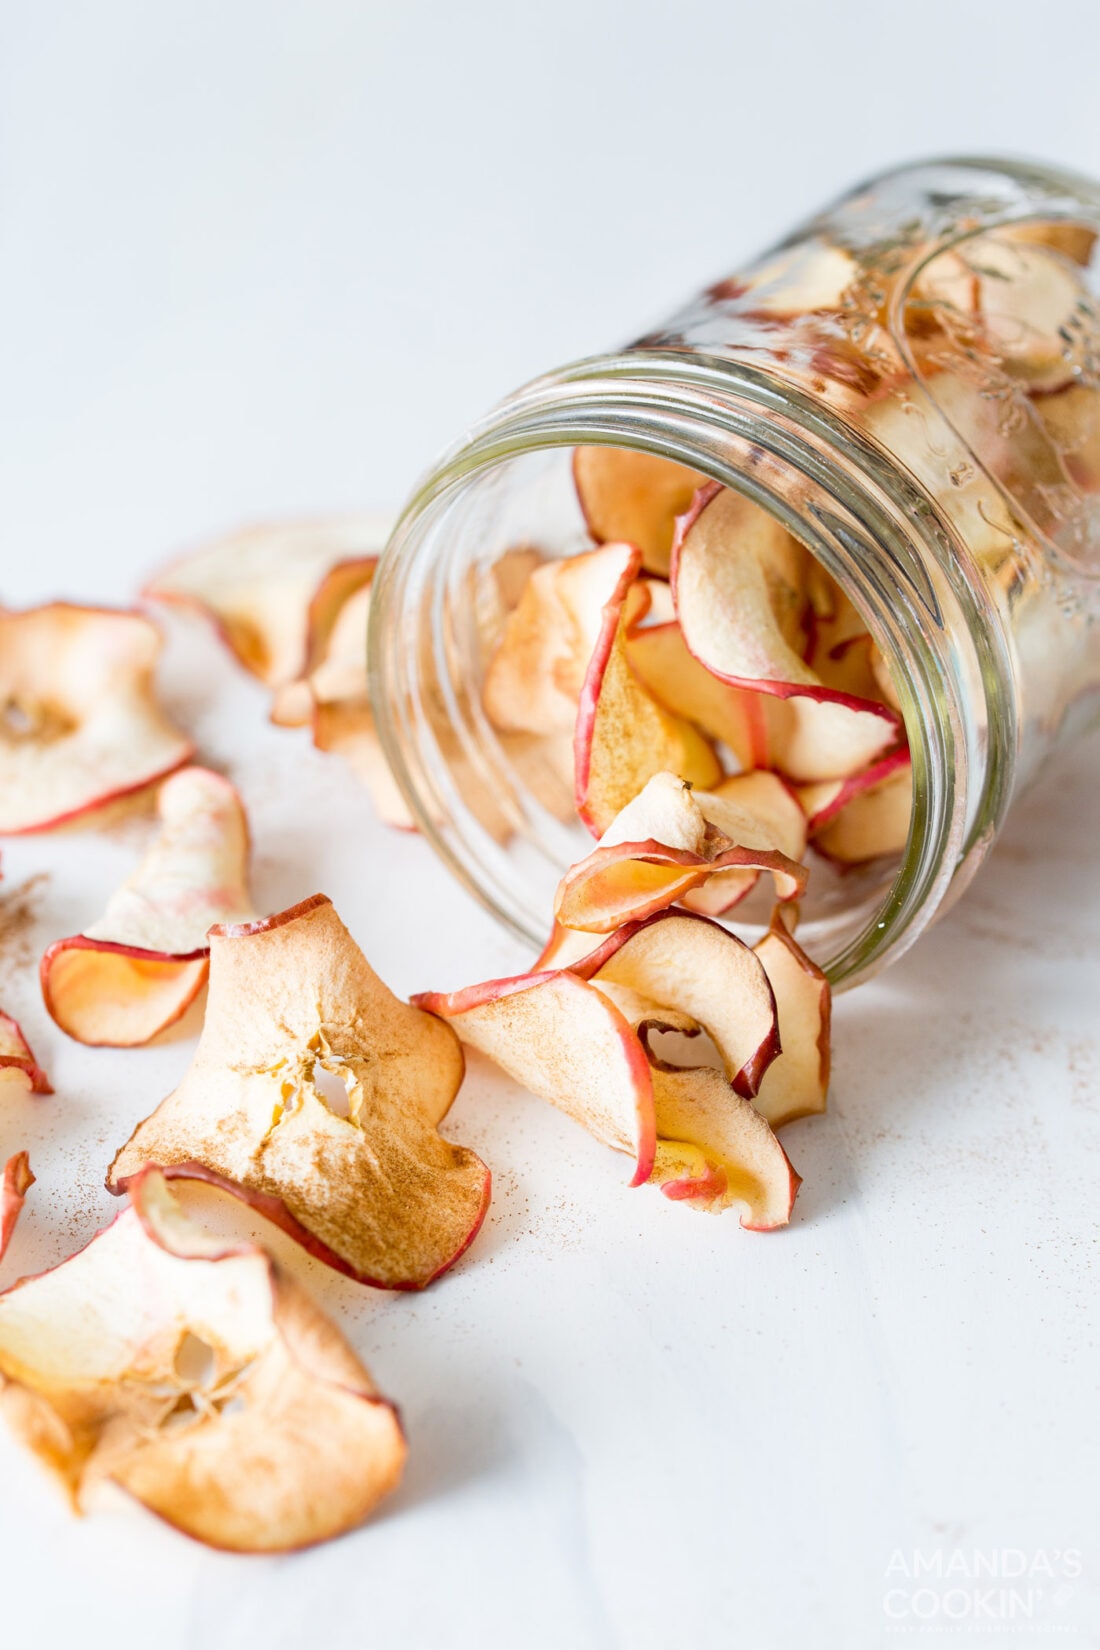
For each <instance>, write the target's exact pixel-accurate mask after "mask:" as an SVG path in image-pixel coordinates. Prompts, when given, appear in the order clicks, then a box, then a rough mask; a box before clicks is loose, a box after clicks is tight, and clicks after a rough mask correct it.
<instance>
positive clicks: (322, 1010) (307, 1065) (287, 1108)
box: [107, 894, 490, 1289]
mask: <svg viewBox="0 0 1100 1650" xmlns="http://www.w3.org/2000/svg"><path fill="white" fill-rule="evenodd" d="M462 1073H463V1058H462V1050H461V1047H460V1045H459V1042H458V1039H457V1038H456V1037H455V1035H454V1033H453V1032H452V1031H451V1029H450V1027H449V1026H446V1025H443V1024H442V1023H441V1022H440V1021H439V1020H436V1019H433V1018H432V1016H431V1015H428V1014H424V1013H423V1012H422V1011H421V1010H419V1009H417V1008H413V1007H410V1005H409V1004H408V1003H405V1002H402V1001H401V1000H400V999H399V998H397V997H395V996H394V995H393V993H392V992H391V991H389V990H388V988H387V987H386V986H385V985H384V984H383V982H382V981H381V980H380V979H379V978H378V976H377V974H375V972H374V970H373V969H372V968H371V966H370V964H369V963H368V962H367V960H366V958H365V957H364V956H363V953H362V952H361V951H360V949H359V947H358V946H357V945H356V943H355V941H354V940H353V939H352V937H351V935H350V934H349V933H348V931H347V929H346V928H345V927H344V925H343V923H342V922H341V921H340V919H339V917H338V916H337V915H336V912H335V910H334V909H333V906H332V903H331V901H330V900H328V899H326V898H325V896H324V895H322V894H316V895H314V896H313V897H312V898H311V899H308V900H305V901H303V902H302V903H301V904H300V905H296V906H294V907H292V908H291V909H290V910H289V911H284V912H282V913H281V914H280V915H278V916H274V917H269V918H266V919H265V920H264V921H262V922H255V923H250V924H244V925H241V926H238V927H228V928H215V929H213V930H212V931H211V934H210V993H209V999H208V1004H207V1010H206V1023H205V1025H204V1027H203V1032H202V1037H201V1039H200V1042H199V1047H198V1050H197V1052H196V1055H195V1059H194V1062H193V1064H192V1066H191V1069H190V1071H189V1072H188V1073H187V1075H186V1076H185V1078H184V1080H183V1082H182V1083H181V1084H180V1086H179V1088H178V1089H176V1091H175V1092H174V1093H173V1094H171V1095H169V1096H168V1098H167V1099H166V1100H164V1101H163V1102H162V1103H161V1105H160V1106H158V1108H157V1110H156V1111H155V1112H154V1113H153V1114H152V1116H151V1117H149V1118H147V1119H146V1120H145V1122H144V1123H141V1124H139V1125H138V1127H137V1128H136V1129H135V1131H134V1133H133V1135H132V1136H131V1138H130V1140H129V1141H128V1142H127V1144H126V1145H125V1146H124V1147H123V1148H122V1150H121V1151H120V1152H119V1153H118V1155H117V1156H116V1158H115V1160H114V1162H113V1163H112V1165H111V1168H110V1171H109V1173H108V1177H107V1185H108V1188H109V1189H110V1190H111V1191H113V1192H121V1191H123V1190H125V1188H126V1186H127V1184H128V1182H129V1181H130V1180H132V1179H133V1177H134V1176H135V1175H136V1174H138V1173H139V1172H140V1171H141V1170H142V1169H143V1168H144V1167H146V1166H149V1165H155V1166H157V1167H159V1168H161V1169H163V1170H164V1172H165V1173H166V1174H167V1175H168V1176H169V1177H170V1178H171V1177H182V1178H193V1179H201V1180H207V1181H210V1182H213V1183H214V1184H215V1185H218V1186H221V1187H223V1188H224V1189H225V1190H227V1191H230V1192H232V1193H234V1194H235V1195H236V1196H238V1197H240V1198H242V1199H244V1200H245V1201H246V1202H247V1203H249V1204H250V1205H252V1206H253V1207H255V1208H256V1209H258V1210H259V1211H260V1212H261V1213H262V1214H264V1215H266V1216H267V1218H268V1219H269V1220H272V1221H274V1222H275V1223H276V1224H277V1225H279V1226H281V1227H282V1228H283V1229H284V1230H285V1231H287V1232H289V1233H290V1235H291V1236H292V1237H293V1238H295V1239H296V1240H297V1241H298V1242H299V1243H301V1244H302V1245H303V1247H305V1248H307V1249H308V1250H309V1251H310V1253H311V1254H314V1255H317V1256H318V1257H319V1258H320V1259H322V1260H324V1261H326V1262H327V1264H328V1265H330V1266H333V1267H335V1268H336V1269H337V1270H338V1271H342V1272H346V1273H347V1274H348V1275H349V1276H351V1277H354V1278H357V1279H358V1280H359V1281H360V1282H363V1283H372V1284H375V1285H377V1286H378V1287H380V1288H386V1289H421V1288H423V1287H424V1286H425V1285H426V1284H429V1283H431V1281H432V1280H433V1278H436V1277H438V1276H439V1275H440V1273H442V1272H445V1271H446V1270H447V1269H448V1268H449V1267H450V1266H452V1265H453V1264H454V1262H455V1261H456V1260H457V1259H458V1257H459V1256H460V1255H461V1254H462V1253H463V1251H464V1250H465V1249H466V1248H467V1246H468V1245H469V1244H470V1243H471V1242H472V1241H473V1239H474V1237H475V1235H476V1234H477V1231H478V1229H479V1228H480V1226H481V1223H482V1220H483V1219H484V1217H485V1211H486V1209H487V1208H488V1204H489V1186H490V1181H489V1171H488V1169H487V1168H486V1167H485V1165H484V1163H482V1161H481V1159H480V1158H479V1157H477V1156H476V1155H475V1154H474V1153H473V1152H471V1151H468V1150H467V1149H466V1148H465V1147H462V1146H455V1145H452V1144H451V1143H450V1142H449V1141H447V1140H444V1139H443V1138H442V1137H441V1136H440V1134H439V1133H438V1125H439V1123H440V1122H441V1121H442V1119H443V1117H444V1116H445V1115H446V1113H447V1111H448V1109H449V1107H450V1105H451V1102H452V1100H453V1099H454V1097H455V1095H456V1094H457V1092H458V1089H459V1086H460V1084H461V1082H462ZM345 1110H346V1115H343V1112H344V1111H345Z"/></svg>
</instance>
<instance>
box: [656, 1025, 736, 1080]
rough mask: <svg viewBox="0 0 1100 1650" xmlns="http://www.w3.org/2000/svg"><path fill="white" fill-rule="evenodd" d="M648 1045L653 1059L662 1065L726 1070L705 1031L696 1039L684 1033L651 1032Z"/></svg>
mask: <svg viewBox="0 0 1100 1650" xmlns="http://www.w3.org/2000/svg"><path fill="white" fill-rule="evenodd" d="M646 1045H647V1047H648V1049H649V1052H650V1053H651V1054H652V1055H653V1058H654V1059H655V1060H659V1061H660V1062H661V1064H662V1065H666V1066H676V1067H677V1068H687V1067H690V1066H710V1067H712V1069H713V1070H714V1071H720V1072H723V1073H724V1072H725V1069H726V1068H725V1066H724V1064H723V1062H722V1056H721V1055H720V1054H719V1052H718V1050H717V1049H716V1048H715V1046H714V1044H713V1043H712V1042H711V1040H710V1037H709V1036H708V1035H707V1033H706V1032H705V1031H700V1032H699V1034H698V1036H696V1037H687V1036H685V1034H684V1033H683V1032H682V1031H651V1032H650V1033H649V1035H648V1037H647V1038H646Z"/></svg>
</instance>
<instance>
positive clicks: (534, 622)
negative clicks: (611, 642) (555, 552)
mask: <svg viewBox="0 0 1100 1650" xmlns="http://www.w3.org/2000/svg"><path fill="white" fill-rule="evenodd" d="M627 564H629V567H630V577H629V579H628V580H627V581H626V582H627V586H628V588H629V587H630V585H631V582H632V581H633V579H634V576H635V574H636V573H637V570H638V559H637V554H636V553H633V552H631V550H630V547H629V546H628V545H622V544H611V545H607V546H605V547H604V548H602V549H600V550H589V551H586V552H584V553H583V554H582V555H579V556H571V557H569V558H568V559H566V560H563V561H552V562H545V563H543V564H542V565H540V566H536V567H535V568H534V569H533V570H532V571H531V572H530V574H529V575H528V577H527V580H526V582H525V584H524V586H523V589H522V592H521V594H520V597H519V600H518V601H517V602H516V604H515V606H514V607H513V608H512V610H511V611H510V613H509V615H508V617H507V619H506V621H505V624H504V629H503V631H502V633H501V638H500V642H499V644H498V646H497V648H496V651H495V652H494V654H493V657H492V658H491V660H490V661H489V665H488V668H487V670H486V673H485V683H484V686H483V689H482V703H483V704H484V706H485V714H486V715H487V716H488V718H489V720H490V722H492V724H493V726H494V727H495V728H497V729H499V730H500V731H502V732H506V733H535V734H542V735H548V736H552V735H554V734H561V733H572V732H573V728H574V725H575V723H576V720H577V704H578V702H579V700H580V696H581V689H582V688H583V686H584V682H585V676H586V675H587V672H588V666H589V661H590V660H591V658H592V655H593V653H594V652H595V650H596V646H597V644H598V642H599V640H600V636H601V634H602V631H603V628H604V609H605V607H606V605H607V603H608V601H609V600H610V599H611V598H612V596H613V595H614V594H615V592H616V590H617V588H618V585H619V582H620V580H621V579H622V578H623V575H624V568H625V567H626V566H627ZM624 599H625V598H624ZM647 605H648V593H647V592H646V591H645V589H644V587H643V586H641V585H637V586H635V587H634V588H633V589H631V590H630V595H629V612H630V614H631V617H632V618H635V617H641V614H642V612H643V610H644V609H645V607H646V606H647Z"/></svg>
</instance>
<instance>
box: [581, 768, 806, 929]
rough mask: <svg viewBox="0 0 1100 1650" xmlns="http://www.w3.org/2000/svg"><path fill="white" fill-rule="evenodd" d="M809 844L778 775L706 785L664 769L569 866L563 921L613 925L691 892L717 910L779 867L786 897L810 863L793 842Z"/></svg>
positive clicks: (801, 883) (798, 889)
mask: <svg viewBox="0 0 1100 1650" xmlns="http://www.w3.org/2000/svg"><path fill="white" fill-rule="evenodd" d="M773 792H774V793H775V794H773ZM805 845H806V822H805V817H804V815H803V813H802V809H801V808H800V807H799V805H798V802H797V800H796V798H795V797H794V796H793V795H792V794H791V793H790V792H789V791H788V790H787V788H786V786H784V785H783V783H782V781H781V780H779V779H776V777H775V775H774V774H744V775H738V776H736V777H735V778H733V779H730V780H725V781H724V782H723V783H722V784H721V785H720V786H719V788H718V790H717V791H715V792H714V793H708V792H706V791H693V790H692V789H691V787H690V786H689V785H687V784H685V783H684V781H683V780H682V779H680V778H678V777H677V775H676V774H672V773H658V774H655V775H654V776H653V778H652V779H650V780H649V781H648V782H647V783H646V785H645V786H644V788H643V789H642V790H641V791H640V792H639V794H638V795H637V796H636V797H635V798H634V799H633V801H631V802H629V803H628V804H627V805H626V807H625V808H623V809H622V810H621V811H620V812H619V813H618V814H617V815H616V817H615V818H614V819H613V820H612V822H611V824H610V825H609V826H608V828H607V830H606V831H605V832H604V834H603V836H602V837H601V838H600V840H599V843H598V845H597V846H596V848H595V849H593V851H592V853H591V854H589V855H588V857H587V858H586V859H583V860H581V861H580V862H579V863H578V864H577V865H574V866H573V867H572V868H571V869H570V870H569V871H567V872H566V874H565V876H564V877H563V878H562V880H561V882H560V883H559V885H558V891H557V896H556V899H555V902H554V916H555V920H556V921H557V922H558V923H560V924H562V925H563V926H564V927H566V928H574V929H583V930H586V931H588V932H592V933H610V932H611V930H612V929H615V928H619V927H621V926H622V924H623V923H625V922H631V921H636V920H638V919H640V918H642V917H647V916H650V915H651V914H652V913H653V912H654V911H659V910H663V909H664V908H665V907H666V906H668V905H671V904H673V902H674V901H676V900H684V901H685V903H690V901H691V899H692V898H695V899H696V900H697V901H698V900H704V901H705V903H706V908H707V909H708V910H709V913H710V914H712V915H713V914H716V913H717V912H721V911H725V910H728V909H729V908H730V907H731V906H732V905H735V904H736V903H737V901H738V900H740V899H743V898H744V896H745V895H746V894H747V893H748V892H749V891H750V890H751V888H752V887H753V885H754V884H755V882H756V879H757V877H758V876H759V875H760V873H761V872H762V871H769V872H771V874H772V876H773V877H774V878H775V883H776V891H777V893H778V895H779V897H780V898H781V899H793V898H795V897H797V896H798V895H799V894H801V893H802V891H803V890H804V888H805V885H806V872H805V870H804V868H803V867H802V866H801V865H799V863H798V861H797V858H796V857H795V856H794V855H792V854H791V853H789V852H788V851H787V849H788V848H791V849H794V850H795V853H796V854H800V853H802V852H803V850H804V849H805ZM704 885H705V886H704Z"/></svg>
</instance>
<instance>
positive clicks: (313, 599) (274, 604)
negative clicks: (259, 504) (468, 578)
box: [143, 515, 390, 714]
mask: <svg viewBox="0 0 1100 1650" xmlns="http://www.w3.org/2000/svg"><path fill="white" fill-rule="evenodd" d="M389 528H390V522H389V520H388V518H384V517H380V516H372V515H365V516H347V517H335V518H330V519H323V518H322V519H318V520H313V521H294V522H276V523H268V524H263V525H260V526H255V527H246V528H242V529H240V530H239V531H237V532H234V533H230V534H228V535H226V536H224V537H222V538H218V539H216V540H214V541H213V542H212V543H209V544H204V545H201V546H200V547H199V548H198V549H197V550H192V551H190V552H189V553H187V554H185V555H184V556H182V557H180V558H179V559H178V560H177V561H175V562H174V563H173V564H172V565H171V566H170V567H167V568H166V569H165V570H164V572H163V573H160V574H158V576H157V577H156V578H155V579H152V580H151V581H150V582H149V584H147V585H146V587H145V590H144V592H143V594H144V595H145V596H146V597H148V598H150V599H151V600H154V601H162V602H168V603H171V604H174V605H176V606H181V607H188V608H191V609H193V610H195V611H197V612H199V613H201V614H203V615H204V616H205V617H206V618H208V619H209V620H210V621H211V622H212V623H213V624H214V625H215V627H216V628H217V630H218V633H219V634H220V635H221V637H222V639H223V640H224V641H225V643H226V644H227V646H228V647H229V648H230V649H231V651H232V652H233V653H234V655H235V656H236V658H237V660H238V661H239V663H240V664H242V665H243V666H244V668H245V669H246V670H248V671H250V672H251V673H252V675H254V676H258V677H259V679H260V680H261V681H262V682H265V683H266V684H267V685H268V687H272V688H281V687H283V686H284V685H285V684H287V683H293V682H297V681H299V680H300V678H302V677H303V676H306V675H308V674H309V671H310V669H311V668H312V665H313V663H314V662H315V660H316V657H317V655H318V653H319V651H320V650H321V649H322V648H323V645H324V640H325V636H326V634H327V631H328V629H329V627H330V626H331V624H332V623H333V622H334V621H335V618H336V616H337V614H338V613H339V611H340V609H341V608H342V607H343V605H344V603H345V602H346V600H347V599H348V597H349V596H350V595H352V594H353V593H354V591H355V590H356V589H358V588H359V587H360V585H362V584H363V583H365V582H366V581H368V580H369V579H370V577H371V575H372V574H373V571H374V566H375V563H376V561H377V559H378V552H379V550H380V549H381V548H382V546H383V545H384V544H385V541H386V538H387V537H388V534H389ZM287 714H289V712H287Z"/></svg>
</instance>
